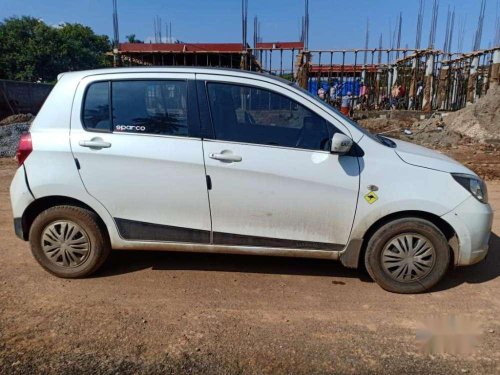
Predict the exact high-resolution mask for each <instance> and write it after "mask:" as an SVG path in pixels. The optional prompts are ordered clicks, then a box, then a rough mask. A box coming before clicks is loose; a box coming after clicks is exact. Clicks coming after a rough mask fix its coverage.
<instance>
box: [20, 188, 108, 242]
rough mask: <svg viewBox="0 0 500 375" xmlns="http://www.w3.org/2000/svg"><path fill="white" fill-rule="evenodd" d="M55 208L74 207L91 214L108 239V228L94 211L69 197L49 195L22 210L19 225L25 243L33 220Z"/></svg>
mask: <svg viewBox="0 0 500 375" xmlns="http://www.w3.org/2000/svg"><path fill="white" fill-rule="evenodd" d="M55 206H75V207H80V208H83V209H86V210H88V211H91V212H93V213H94V214H95V215H96V217H97V221H98V223H97V224H98V225H99V227H100V228H101V229H102V230H103V231H104V233H105V235H106V237H107V239H108V240H109V239H110V236H109V231H108V227H107V226H106V224H105V223H104V220H103V219H102V218H101V216H100V215H99V214H98V213H97V212H96V210H94V209H93V208H92V207H90V206H89V205H88V204H86V203H84V202H82V201H80V200H78V199H75V198H71V197H66V196H62V195H51V196H46V197H42V198H38V199H36V200H34V201H33V202H31V203H30V204H29V205H28V207H26V209H25V210H24V212H23V216H22V218H21V225H22V229H23V239H24V240H25V241H27V240H28V237H29V232H30V228H31V225H32V224H33V221H34V220H35V218H36V217H37V216H38V215H39V214H40V213H42V212H43V211H45V210H47V209H49V208H51V207H55Z"/></svg>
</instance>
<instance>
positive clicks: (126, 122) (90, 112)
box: [82, 80, 188, 136]
mask: <svg viewBox="0 0 500 375" xmlns="http://www.w3.org/2000/svg"><path fill="white" fill-rule="evenodd" d="M187 93H188V88H187V82H186V81H180V80H179V81H177V80H128V81H111V82H109V81H106V82H95V83H93V84H91V85H90V86H89V88H88V89H87V92H86V95H85V100H84V104H83V114H82V121H83V125H84V127H85V129H87V130H90V131H113V132H116V133H141V134H159V135H173V136H188V104H187V102H188V98H187ZM110 103H111V106H110ZM110 107H111V110H110Z"/></svg>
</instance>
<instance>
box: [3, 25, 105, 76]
mask: <svg viewBox="0 0 500 375" xmlns="http://www.w3.org/2000/svg"><path fill="white" fill-rule="evenodd" d="M110 50H111V45H110V42H109V39H108V37H107V36H105V35H96V34H95V33H94V32H93V31H92V29H91V28H90V27H87V26H83V25H80V24H67V23H66V24H62V25H60V26H57V27H51V26H49V25H47V24H45V23H44V22H43V21H41V20H38V19H36V18H33V17H21V18H7V19H5V20H4V22H2V23H0V78H4V79H13V80H23V81H32V82H35V81H42V82H50V81H54V80H56V78H57V75H58V74H59V73H62V72H66V71H72V70H82V69H93V68H100V67H105V66H108V65H109V59H108V58H107V56H106V52H108V51H110Z"/></svg>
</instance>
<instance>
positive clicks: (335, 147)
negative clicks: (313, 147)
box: [330, 133, 353, 155]
mask: <svg viewBox="0 0 500 375" xmlns="http://www.w3.org/2000/svg"><path fill="white" fill-rule="evenodd" d="M352 145H353V141H352V139H351V138H349V137H348V136H346V135H344V134H342V133H335V134H334V135H333V137H332V144H331V148H330V151H331V153H332V154H339V155H344V154H347V153H348V152H349V151H350V150H351V147H352Z"/></svg>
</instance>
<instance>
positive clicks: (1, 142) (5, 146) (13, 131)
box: [0, 113, 34, 158]
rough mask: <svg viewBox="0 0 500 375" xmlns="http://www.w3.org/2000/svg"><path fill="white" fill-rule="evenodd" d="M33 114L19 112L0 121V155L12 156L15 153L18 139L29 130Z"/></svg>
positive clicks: (3, 156)
mask: <svg viewBox="0 0 500 375" xmlns="http://www.w3.org/2000/svg"><path fill="white" fill-rule="evenodd" d="M33 119H34V116H33V115H32V114H29V113H28V114H19V115H13V116H9V117H7V118H5V119H3V120H2V121H0V157H2V158H5V157H12V156H14V155H15V154H16V150H17V145H18V144H19V139H20V138H21V135H22V134H23V133H24V132H27V131H29V129H30V126H31V122H32V121H33Z"/></svg>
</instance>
